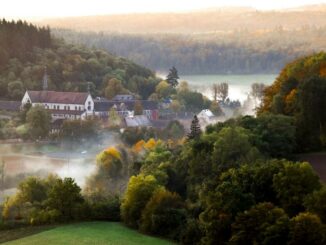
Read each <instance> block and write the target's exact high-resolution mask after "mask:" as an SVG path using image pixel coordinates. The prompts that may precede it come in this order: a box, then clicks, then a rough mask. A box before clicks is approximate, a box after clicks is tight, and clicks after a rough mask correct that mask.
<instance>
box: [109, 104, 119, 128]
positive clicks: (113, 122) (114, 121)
mask: <svg viewBox="0 0 326 245" xmlns="http://www.w3.org/2000/svg"><path fill="white" fill-rule="evenodd" d="M108 121H109V125H110V126H111V127H116V126H120V124H121V118H120V116H119V114H118V112H117V110H116V109H115V108H114V107H112V108H111V109H110V111H109V118H108Z"/></svg>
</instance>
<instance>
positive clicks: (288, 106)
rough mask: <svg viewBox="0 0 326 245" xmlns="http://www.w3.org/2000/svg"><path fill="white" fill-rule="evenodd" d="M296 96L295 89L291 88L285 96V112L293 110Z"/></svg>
mask: <svg viewBox="0 0 326 245" xmlns="http://www.w3.org/2000/svg"><path fill="white" fill-rule="evenodd" d="M296 96H297V89H296V88H295V89H292V90H291V92H290V93H289V94H288V95H287V96H286V97H285V110H286V112H287V113H289V112H291V111H292V110H293V106H294V104H295V100H296Z"/></svg>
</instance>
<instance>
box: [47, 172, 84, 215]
mask: <svg viewBox="0 0 326 245" xmlns="http://www.w3.org/2000/svg"><path fill="white" fill-rule="evenodd" d="M46 202H47V205H48V207H49V208H50V209H55V210H58V211H59V213H60V217H61V219H62V220H64V221H66V220H72V219H74V218H76V216H78V215H79V214H78V208H79V205H80V204H82V203H83V202H84V199H83V197H82V195H81V189H80V187H79V186H78V185H77V184H76V183H75V181H74V180H73V179H72V178H64V179H63V180H62V179H59V178H58V179H56V180H55V182H54V185H53V186H52V188H51V189H50V190H49V193H48V199H47V201H46Z"/></svg>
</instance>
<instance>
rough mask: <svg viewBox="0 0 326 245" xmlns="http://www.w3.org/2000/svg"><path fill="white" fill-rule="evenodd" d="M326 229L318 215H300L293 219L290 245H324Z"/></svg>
mask: <svg viewBox="0 0 326 245" xmlns="http://www.w3.org/2000/svg"><path fill="white" fill-rule="evenodd" d="M325 234H326V229H325V225H323V224H322V223H321V221H320V219H319V218H318V216H317V215H315V214H311V213H300V214H299V215H297V216H296V217H294V218H292V219H291V222H290V234H289V241H288V243H287V244H288V245H306V244H312V245H322V244H325V242H326V240H325V239H326V237H325Z"/></svg>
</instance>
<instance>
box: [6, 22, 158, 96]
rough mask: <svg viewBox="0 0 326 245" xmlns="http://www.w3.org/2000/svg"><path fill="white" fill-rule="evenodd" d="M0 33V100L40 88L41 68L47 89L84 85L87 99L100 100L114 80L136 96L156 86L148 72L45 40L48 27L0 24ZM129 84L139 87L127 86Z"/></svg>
mask: <svg viewBox="0 0 326 245" xmlns="http://www.w3.org/2000/svg"><path fill="white" fill-rule="evenodd" d="M0 31H1V32H3V33H1V35H0V54H2V53H3V54H6V55H0V60H2V63H1V69H0V71H1V72H0V97H2V98H6V99H12V100H20V99H21V98H22V95H23V93H24V92H25V90H26V89H29V90H40V89H42V79H43V76H44V70H45V67H46V68H47V74H48V83H49V89H50V90H58V91H81V92H82V91H83V92H86V91H87V88H88V86H90V89H91V93H92V94H93V96H98V95H104V88H106V86H107V84H108V81H109V80H110V79H112V78H115V79H118V80H119V81H120V83H121V84H122V86H123V87H124V88H127V89H129V91H130V93H134V94H136V95H138V94H141V95H140V96H142V93H141V91H147V90H149V91H147V93H149V94H151V93H153V91H154V90H155V86H156V85H157V83H158V80H157V79H156V78H155V74H154V73H153V72H152V71H151V70H149V69H147V68H144V67H142V66H139V65H136V64H135V63H133V62H130V61H128V60H127V59H124V58H121V57H116V56H114V55H112V54H110V53H108V52H105V51H102V50H98V49H89V48H86V47H83V46H77V45H70V44H67V43H65V42H64V41H62V40H58V39H55V38H53V37H51V36H50V31H49V29H48V28H45V29H44V28H37V27H35V26H33V25H31V24H28V23H26V22H21V21H18V22H7V21H5V20H3V21H1V22H0ZM4 57H7V58H5V59H4ZM132 79H134V80H137V81H141V83H142V84H141V85H139V86H142V87H141V88H140V87H138V86H137V85H138V84H131V83H132V82H130V81H131V80H132ZM145 99H146V98H145Z"/></svg>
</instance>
